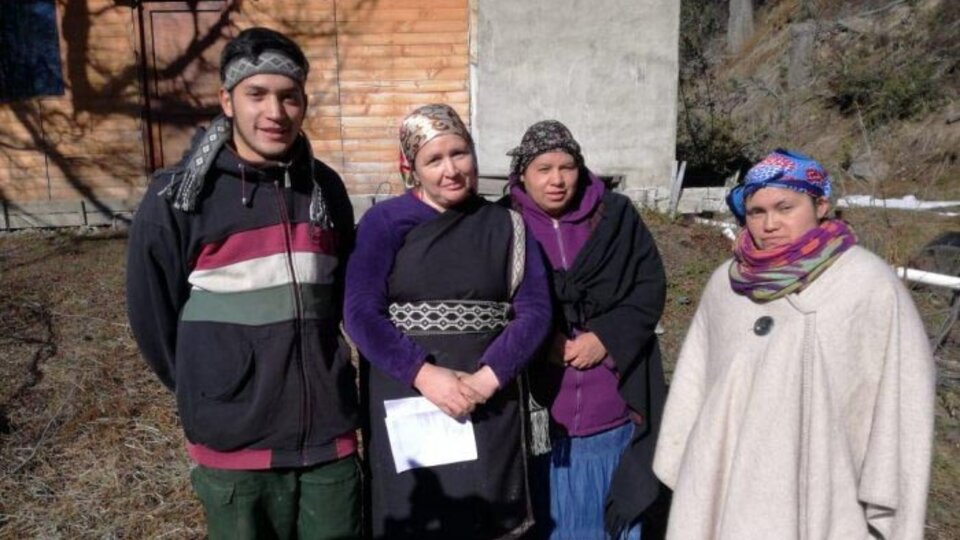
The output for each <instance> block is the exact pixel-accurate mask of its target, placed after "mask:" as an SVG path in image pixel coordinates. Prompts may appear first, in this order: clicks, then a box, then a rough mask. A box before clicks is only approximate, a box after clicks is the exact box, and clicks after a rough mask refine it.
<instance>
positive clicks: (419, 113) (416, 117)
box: [400, 103, 476, 187]
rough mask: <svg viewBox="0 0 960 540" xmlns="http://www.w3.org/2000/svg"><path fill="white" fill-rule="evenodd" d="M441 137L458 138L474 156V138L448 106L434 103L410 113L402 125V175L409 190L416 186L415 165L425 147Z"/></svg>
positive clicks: (455, 112)
mask: <svg viewBox="0 0 960 540" xmlns="http://www.w3.org/2000/svg"><path fill="white" fill-rule="evenodd" d="M440 135H459V136H461V137H463V139H464V140H465V141H467V143H468V144H469V145H470V151H471V152H473V154H474V162H476V152H475V151H474V150H473V138H472V137H470V132H469V131H467V126H466V125H464V123H463V120H461V119H460V116H459V115H457V111H455V110H453V108H452V107H450V106H449V105H442V104H439V103H434V104H431V105H424V106H423V107H419V108H418V109H416V110H415V111H413V112H412V113H410V114H408V115H407V117H406V118H404V119H403V122H402V123H401V124H400V175H401V176H403V182H404V184H406V185H407V187H412V186H413V182H414V181H413V162H414V160H415V159H416V157H417V152H419V151H420V149H421V148H423V145H424V144H426V143H428V142H429V141H431V140H433V139H435V138H436V137H439V136H440Z"/></svg>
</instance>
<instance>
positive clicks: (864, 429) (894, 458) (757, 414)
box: [654, 246, 935, 540]
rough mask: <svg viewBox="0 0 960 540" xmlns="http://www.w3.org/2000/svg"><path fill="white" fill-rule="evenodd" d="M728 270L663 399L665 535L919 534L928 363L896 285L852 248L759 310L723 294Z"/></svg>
mask: <svg viewBox="0 0 960 540" xmlns="http://www.w3.org/2000/svg"><path fill="white" fill-rule="evenodd" d="M728 268H729V262H728V263H724V264H723V265H722V266H721V267H720V268H719V269H717V270H716V271H715V272H714V274H713V276H712V277H711V278H710V281H709V283H708V284H707V287H706V290H705V291H704V294H703V297H702V299H701V301H700V306H699V307H698V309H697V313H696V315H695V316H694V319H693V322H692V324H691V327H690V330H689V333H688V335H687V337H686V341H685V342H684V345H683V348H682V350H681V353H680V358H679V360H678V364H677V369H676V372H675V373H674V376H673V381H672V384H671V387H670V393H669V395H668V398H667V404H666V411H665V413H664V418H663V424H662V427H661V431H660V438H659V441H658V444H657V453H656V458H655V460H654V471H655V472H656V474H657V476H659V477H660V479H661V480H662V481H663V482H664V483H665V484H666V485H668V486H669V487H670V488H672V489H673V490H674V496H673V506H672V509H671V514H670V524H669V530H668V533H667V537H668V538H671V539H708V538H709V539H714V538H716V539H736V540H749V539H763V540H770V539H776V540H783V539H802V540H807V539H817V540H819V539H843V540H849V539H862V538H885V539H920V538H922V537H923V525H924V516H925V510H926V498H927V485H928V481H929V476H930V474H929V469H930V453H931V447H932V439H933V407H934V395H935V368H934V363H933V359H932V357H931V354H930V349H929V345H928V342H927V336H926V334H925V332H924V329H923V325H922V323H921V321H920V318H919V316H918V314H917V311H916V308H915V307H914V305H913V302H912V300H911V299H910V296H909V294H908V292H907V291H906V289H905V288H904V287H903V285H902V284H901V283H900V282H899V280H898V279H897V278H896V276H895V275H894V274H893V272H892V271H891V269H890V268H889V267H888V266H887V265H886V263H884V262H883V261H882V260H881V259H880V258H878V257H877V256H875V255H874V254H872V253H870V252H869V251H867V250H865V249H863V248H860V247H857V246H854V247H852V248H850V250H849V251H847V252H846V253H844V254H843V255H842V256H841V257H840V258H839V259H838V260H837V261H836V262H834V263H833V265H832V266H831V267H830V268H828V269H827V270H826V271H825V272H824V273H823V274H822V275H821V276H820V277H819V278H817V279H816V280H815V281H814V282H813V283H812V284H810V285H809V286H808V287H807V288H806V289H805V290H803V291H802V292H801V293H800V294H791V295H788V296H787V297H785V298H780V299H777V300H774V301H772V302H768V303H764V304H759V303H755V302H753V301H751V300H750V299H748V298H747V297H744V296H740V295H737V294H735V293H734V292H733V291H732V289H731V287H730V280H729V277H728ZM763 316H769V317H771V318H772V319H773V324H772V326H771V327H770V328H769V332H768V333H766V334H765V335H759V334H762V333H763V332H762V331H761V332H755V330H754V327H755V324H756V322H757V320H758V319H759V318H760V317H763ZM761 326H762V325H761Z"/></svg>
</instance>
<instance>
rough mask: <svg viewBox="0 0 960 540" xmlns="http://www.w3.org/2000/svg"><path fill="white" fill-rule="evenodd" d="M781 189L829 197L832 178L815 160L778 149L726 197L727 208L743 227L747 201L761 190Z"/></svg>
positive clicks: (749, 172)
mask: <svg viewBox="0 0 960 540" xmlns="http://www.w3.org/2000/svg"><path fill="white" fill-rule="evenodd" d="M765 187H779V188H786V189H792V190H794V191H799V192H800V193H806V194H807V195H810V196H811V197H813V198H815V199H817V198H820V197H827V198H829V197H830V192H831V188H830V175H828V174H827V171H826V169H824V168H823V166H822V165H820V164H819V163H817V162H816V161H815V160H814V159H813V158H810V157H808V156H805V155H803V154H801V153H799V152H794V151H791V150H784V149H782V148H778V149H776V150H774V151H773V152H771V153H770V154H769V155H768V156H767V157H765V158H763V159H762V160H760V162H759V163H757V164H756V165H754V166H753V167H751V168H750V170H749V171H748V172H747V176H746V177H745V178H744V180H743V183H741V184H740V185H738V186H736V187H735V188H733V189H732V190H730V193H729V194H728V195H727V206H729V207H730V211H731V212H733V215H735V216H736V217H737V220H738V221H740V223H741V224H742V223H743V222H744V220H745V219H746V214H747V209H746V200H747V198H749V197H750V196H751V195H753V194H754V193H756V192H757V190H759V189H760V188H765Z"/></svg>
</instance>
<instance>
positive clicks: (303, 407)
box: [274, 179, 310, 465]
mask: <svg viewBox="0 0 960 540" xmlns="http://www.w3.org/2000/svg"><path fill="white" fill-rule="evenodd" d="M274 187H275V188H276V192H277V207H278V211H279V213H280V224H281V225H283V240H284V244H285V246H284V247H285V250H286V255H287V269H288V270H289V271H290V281H291V285H292V287H293V305H294V310H295V313H294V315H295V318H294V321H293V332H294V336H295V339H296V344H297V367H298V368H299V371H300V388H301V395H300V398H301V399H300V414H301V415H302V416H301V418H302V420H301V424H302V425H303V429H302V430H301V431H300V440H299V443H298V447H299V448H298V451H299V453H300V464H301V465H306V461H307V460H306V456H305V455H304V447H305V445H306V440H307V434H308V433H309V431H310V392H309V391H308V389H307V372H306V365H305V361H304V358H303V328H302V326H303V302H302V300H301V298H300V283H299V282H298V281H297V272H296V267H295V266H294V264H293V239H292V236H293V233H292V231H291V230H290V216H289V215H288V214H287V206H286V202H285V201H284V198H283V190H282V189H281V188H280V180H279V179H278V180H276V181H274Z"/></svg>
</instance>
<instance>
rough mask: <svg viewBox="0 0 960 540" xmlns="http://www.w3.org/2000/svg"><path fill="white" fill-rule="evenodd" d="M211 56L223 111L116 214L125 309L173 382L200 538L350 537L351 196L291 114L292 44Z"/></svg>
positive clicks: (257, 45) (298, 69) (354, 493)
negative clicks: (203, 522) (123, 222)
mask: <svg viewBox="0 0 960 540" xmlns="http://www.w3.org/2000/svg"><path fill="white" fill-rule="evenodd" d="M220 61H221V65H220V78H221V81H222V83H223V87H222V88H221V90H220V103H221V106H222V108H223V114H222V115H221V116H219V117H218V118H216V119H215V120H214V121H213V122H212V124H211V125H210V126H209V128H208V129H207V130H206V132H204V133H202V134H198V136H197V137H195V139H194V143H193V145H192V147H191V149H190V150H189V151H188V153H187V155H186V156H185V159H184V160H183V161H181V162H180V163H179V164H178V165H176V166H174V167H173V168H171V169H167V170H164V171H160V172H158V173H157V174H156V175H155V177H154V179H153V181H152V182H151V184H150V187H149V189H148V191H147V194H146V195H145V196H144V199H143V202H142V203H141V205H140V209H139V210H138V212H137V215H136V217H135V218H134V221H133V225H132V227H131V229H130V241H129V252H128V259H127V306H128V313H129V317H130V325H131V327H132V329H133V333H134V336H135V337H136V339H137V343H138V344H139V346H140V349H141V352H142V354H143V357H144V358H145V359H146V361H147V363H148V364H150V367H152V368H153V370H154V371H156V373H157V375H158V376H159V378H160V380H161V382H163V384H165V385H166V386H167V387H168V388H170V390H172V391H174V392H175V393H176V396H177V404H178V408H179V411H180V419H181V421H182V423H183V427H184V431H185V432H186V438H187V451H188V453H189V455H190V457H191V458H192V459H193V460H194V461H195V462H196V463H197V466H196V467H195V468H194V469H193V471H192V472H191V480H192V483H193V486H194V489H195V490H196V492H197V495H198V496H199V497H200V499H201V501H202V502H203V506H204V509H205V511H206V516H207V526H208V530H209V534H210V537H211V538H231V539H233V538H254V537H259V536H268V537H274V536H275V537H279V538H287V537H291V536H299V537H300V538H352V537H357V536H359V534H360V525H359V523H360V520H359V501H360V493H359V491H360V478H359V472H358V467H357V463H356V459H355V452H356V447H357V442H356V436H355V428H356V407H357V398H356V391H355V387H354V371H353V367H352V365H351V363H350V353H349V350H348V348H347V346H346V343H345V342H344V340H343V338H342V336H341V334H340V331H339V324H340V319H341V315H342V289H343V269H344V266H345V262H346V261H345V257H346V256H347V254H348V253H349V250H350V248H351V247H352V242H353V212H352V209H351V206H350V201H349V199H348V197H347V193H346V190H345V189H344V186H343V183H342V182H341V180H340V178H339V177H338V176H337V174H336V173H335V172H334V171H333V170H332V169H330V168H329V167H327V166H326V165H324V164H323V163H321V162H320V161H318V160H316V159H314V158H313V155H312V152H311V149H310V142H309V141H308V140H307V139H306V137H305V136H304V135H303V134H302V133H301V132H300V128H301V126H302V124H303V120H304V117H305V115H306V110H307V96H306V93H305V92H304V82H305V81H306V78H307V72H308V69H309V65H308V63H307V60H306V58H305V57H304V55H303V52H302V50H301V49H300V48H299V47H298V46H297V45H296V44H295V43H294V42H293V41H291V40H290V39H289V38H287V37H285V36H284V35H282V34H279V33H277V32H274V31H272V30H268V29H265V28H251V29H248V30H245V31H243V32H241V33H240V34H239V35H238V36H237V37H236V38H235V39H233V40H232V41H230V42H229V43H228V44H227V46H226V47H225V48H224V50H223V54H222V55H221V59H220Z"/></svg>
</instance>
